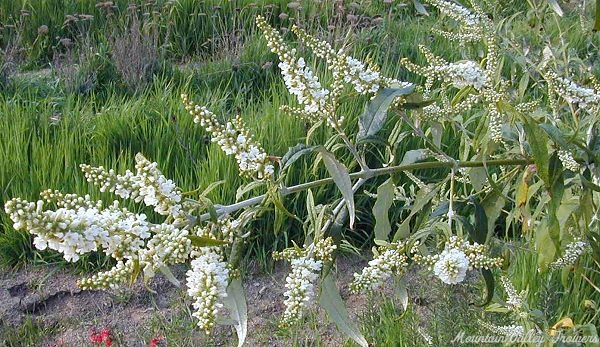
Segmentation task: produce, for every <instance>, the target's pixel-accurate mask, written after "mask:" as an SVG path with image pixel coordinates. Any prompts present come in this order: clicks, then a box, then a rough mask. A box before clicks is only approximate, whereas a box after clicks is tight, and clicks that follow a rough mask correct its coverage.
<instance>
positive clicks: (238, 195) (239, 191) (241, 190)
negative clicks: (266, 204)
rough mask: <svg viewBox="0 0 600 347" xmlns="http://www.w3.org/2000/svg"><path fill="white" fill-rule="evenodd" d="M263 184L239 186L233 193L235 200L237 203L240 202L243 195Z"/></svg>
mask: <svg viewBox="0 0 600 347" xmlns="http://www.w3.org/2000/svg"><path fill="white" fill-rule="evenodd" d="M264 185H265V182H264V181H252V182H250V183H248V184H244V185H242V186H239V187H238V189H237V191H236V192H235V200H236V201H239V200H241V199H242V198H243V197H244V195H245V194H246V193H248V192H250V191H252V190H254V189H255V188H258V187H261V186H264Z"/></svg>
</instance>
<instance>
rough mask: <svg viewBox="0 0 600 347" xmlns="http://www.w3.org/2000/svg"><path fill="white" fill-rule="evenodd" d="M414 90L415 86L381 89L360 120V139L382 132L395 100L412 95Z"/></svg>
mask: <svg viewBox="0 0 600 347" xmlns="http://www.w3.org/2000/svg"><path fill="white" fill-rule="evenodd" d="M414 89H415V86H414V85H409V86H408V87H401V88H383V89H380V90H379V91H378V92H377V95H375V97H374V98H373V99H372V100H371V102H369V104H368V105H367V107H366V108H365V111H364V112H363V114H362V116H361V117H360V119H359V120H358V139H362V138H364V137H367V136H372V135H375V134H376V133H377V132H378V131H379V130H381V128H383V125H384V124H385V120H386V118H387V110H388V108H389V107H390V105H391V104H392V102H393V101H394V99H395V98H396V97H398V96H400V95H407V94H410V93H412V91H413V90H414Z"/></svg>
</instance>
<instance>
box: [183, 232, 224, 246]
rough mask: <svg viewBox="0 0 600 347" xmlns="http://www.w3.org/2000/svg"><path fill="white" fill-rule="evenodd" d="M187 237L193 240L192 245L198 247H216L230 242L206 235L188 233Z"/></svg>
mask: <svg viewBox="0 0 600 347" xmlns="http://www.w3.org/2000/svg"><path fill="white" fill-rule="evenodd" d="M187 238H188V239H190V241H192V246H196V247H215V246H223V245H227V244H229V242H227V241H223V240H215V239H211V238H210V237H205V236H197V235H188V236H187Z"/></svg>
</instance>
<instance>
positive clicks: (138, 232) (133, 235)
mask: <svg viewBox="0 0 600 347" xmlns="http://www.w3.org/2000/svg"><path fill="white" fill-rule="evenodd" d="M46 193H48V191H46V192H45V193H43V194H46ZM82 200H83V201H84V200H85V199H82ZM86 204H87V203H86ZM5 210H6V213H7V214H8V215H9V217H10V218H11V219H12V221H13V222H14V224H13V227H14V228H15V230H26V231H28V232H29V233H31V234H32V235H34V236H35V238H34V241H33V244H34V245H35V247H36V248H38V249H40V250H44V249H46V248H50V249H53V250H56V251H58V252H60V253H62V254H63V256H64V258H65V259H66V260H67V261H73V262H75V261H77V260H78V259H79V255H81V254H85V253H89V252H92V251H96V250H98V248H102V249H103V250H104V252H105V253H106V254H110V255H111V256H112V257H113V258H115V259H123V258H128V259H131V258H133V257H135V254H137V252H138V251H139V250H140V248H142V247H143V246H144V240H145V239H147V238H149V237H150V225H149V223H148V222H147V220H146V215H144V214H134V213H131V212H129V211H127V210H126V209H124V208H123V209H120V208H119V206H118V202H117V201H115V202H114V204H113V205H112V206H111V207H109V208H107V209H99V208H98V207H96V206H93V207H90V206H75V207H74V208H65V207H59V208H57V209H56V210H44V201H43V200H38V201H37V202H35V203H34V202H28V201H25V200H22V199H20V198H14V199H12V200H9V201H8V202H7V203H6V205H5Z"/></svg>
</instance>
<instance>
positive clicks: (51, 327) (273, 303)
mask: <svg viewBox="0 0 600 347" xmlns="http://www.w3.org/2000/svg"><path fill="white" fill-rule="evenodd" d="M338 258H339V259H338V260H337V264H336V272H337V278H338V287H339V288H340V290H341V294H342V297H343V298H344V300H345V301H346V303H347V306H348V308H349V310H350V313H351V315H352V316H354V318H356V316H357V315H359V314H360V313H361V312H362V311H364V310H365V309H366V307H365V306H366V299H365V297H364V296H362V295H354V294H351V293H350V292H349V290H348V284H349V283H350V281H351V280H352V274H353V273H354V272H356V271H360V269H362V267H364V266H365V264H366V261H365V260H363V259H361V258H359V257H353V258H348V257H338ZM249 268H250V269H249V271H248V273H247V274H246V276H245V280H244V285H245V289H246V296H247V301H248V311H249V312H248V320H249V321H248V331H249V334H248V339H247V346H287V345H290V339H292V340H295V341H296V342H299V344H302V345H311V344H313V343H314V342H311V341H315V340H318V341H319V342H320V344H324V345H330V346H339V345H342V344H343V343H344V341H345V340H346V338H345V337H343V336H342V334H341V333H339V332H338V331H337V329H336V328H335V326H334V325H333V324H331V323H329V322H328V321H327V319H326V317H325V315H324V313H323V312H321V311H319V310H315V311H314V312H315V313H314V314H313V316H312V319H313V324H312V326H310V327H308V328H306V329H304V328H303V330H302V331H301V332H300V333H298V332H295V333H291V334H289V335H286V333H285V332H283V333H282V331H281V329H279V328H278V327H277V322H278V319H279V317H281V314H282V312H283V310H284V306H283V292H284V290H285V288H284V284H285V277H286V275H287V273H288V271H289V268H288V266H287V265H286V264H283V263H276V264H275V267H274V270H273V272H272V273H269V274H266V273H264V272H263V273H261V272H259V271H258V270H257V268H258V267H257V266H255V267H254V269H252V268H253V267H252V266H250V267H249ZM186 270H187V268H186V267H185V266H179V267H175V268H174V269H173V272H174V274H175V276H176V277H177V278H179V279H181V280H183V279H184V278H185V271H186ZM79 277H80V276H79V275H77V274H75V273H74V272H73V271H72V270H70V269H65V268H64V267H62V268H61V267H58V266H51V265H50V266H36V267H34V266H29V267H25V268H21V269H19V270H16V271H8V272H4V273H1V274H0V345H1V344H2V341H3V339H2V336H4V335H6V334H9V333H10V331H11V330H18V329H19V327H20V326H22V325H23V324H24V323H25V322H27V321H30V322H31V321H33V322H35V326H36V327H38V328H39V329H41V330H42V331H43V337H42V338H41V339H40V341H39V342H36V343H35V345H39V346H90V345H92V344H91V342H90V334H91V333H94V332H98V331H100V330H101V329H104V328H107V329H109V330H110V331H111V337H112V339H113V346H148V342H149V341H150V339H151V338H152V337H154V336H165V337H166V339H167V341H163V343H162V345H165V346H166V345H169V346H185V345H187V346H207V345H216V346H230V345H233V346H235V345H236V344H237V339H236V337H235V333H234V332H233V329H231V327H217V328H215V330H214V331H213V334H212V336H211V337H207V336H206V334H205V333H203V332H201V331H199V330H198V329H195V327H194V324H195V323H194V321H193V318H192V317H191V316H190V314H191V301H190V300H189V299H188V298H187V296H186V293H185V284H183V285H182V286H181V287H179V288H178V287H175V286H174V285H173V284H171V283H170V282H169V281H168V280H166V279H165V278H163V277H162V276H160V275H157V276H156V277H155V278H154V279H153V280H152V281H151V282H150V283H149V284H147V286H144V285H143V284H142V283H137V284H135V285H133V286H132V287H127V286H125V287H124V288H120V289H118V290H110V291H84V290H81V289H80V288H78V287H77V285H76V281H77V279H78V278H79ZM309 325H310V324H309ZM169 339H170V340H172V341H171V342H169V341H168V340H169ZM173 340H175V341H173ZM5 343H6V342H5ZM13 344H14V342H13ZM23 345H24V346H25V345H28V343H26V342H23Z"/></svg>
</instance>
